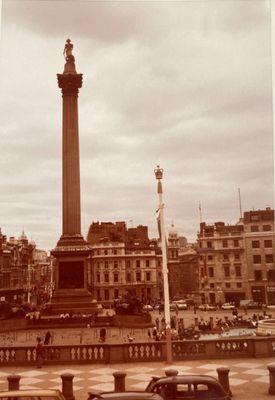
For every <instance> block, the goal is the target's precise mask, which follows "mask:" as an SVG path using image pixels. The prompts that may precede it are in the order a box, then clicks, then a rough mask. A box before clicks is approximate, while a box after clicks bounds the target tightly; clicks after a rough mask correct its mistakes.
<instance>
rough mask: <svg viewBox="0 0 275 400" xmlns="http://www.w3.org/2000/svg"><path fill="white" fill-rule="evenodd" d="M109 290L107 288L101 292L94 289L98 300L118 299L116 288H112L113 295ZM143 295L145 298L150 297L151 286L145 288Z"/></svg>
mask: <svg viewBox="0 0 275 400" xmlns="http://www.w3.org/2000/svg"><path fill="white" fill-rule="evenodd" d="M110 292H111V290H108V289H104V291H103V292H102V290H100V289H98V290H97V291H96V295H97V300H98V301H102V300H106V301H108V300H114V299H118V298H119V295H120V293H119V290H118V289H114V291H113V295H112V292H111V293H110ZM101 294H103V298H102V296H101ZM122 294H123V293H122ZM144 295H146V296H147V298H148V299H150V298H151V296H152V291H151V288H146V292H144ZM142 297H143V296H142Z"/></svg>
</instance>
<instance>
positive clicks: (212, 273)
mask: <svg viewBox="0 0 275 400" xmlns="http://www.w3.org/2000/svg"><path fill="white" fill-rule="evenodd" d="M208 275H209V277H210V278H213V276H214V268H213V267H209V268H208Z"/></svg>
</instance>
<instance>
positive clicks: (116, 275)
mask: <svg viewBox="0 0 275 400" xmlns="http://www.w3.org/2000/svg"><path fill="white" fill-rule="evenodd" d="M114 282H115V283H117V282H118V274H114Z"/></svg>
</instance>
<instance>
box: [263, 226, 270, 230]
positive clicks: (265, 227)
mask: <svg viewBox="0 0 275 400" xmlns="http://www.w3.org/2000/svg"><path fill="white" fill-rule="evenodd" d="M263 231H271V225H263Z"/></svg>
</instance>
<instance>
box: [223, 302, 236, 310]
mask: <svg viewBox="0 0 275 400" xmlns="http://www.w3.org/2000/svg"><path fill="white" fill-rule="evenodd" d="M234 308H235V306H234V305H233V304H231V303H224V304H222V306H221V309H222V310H234Z"/></svg>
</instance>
